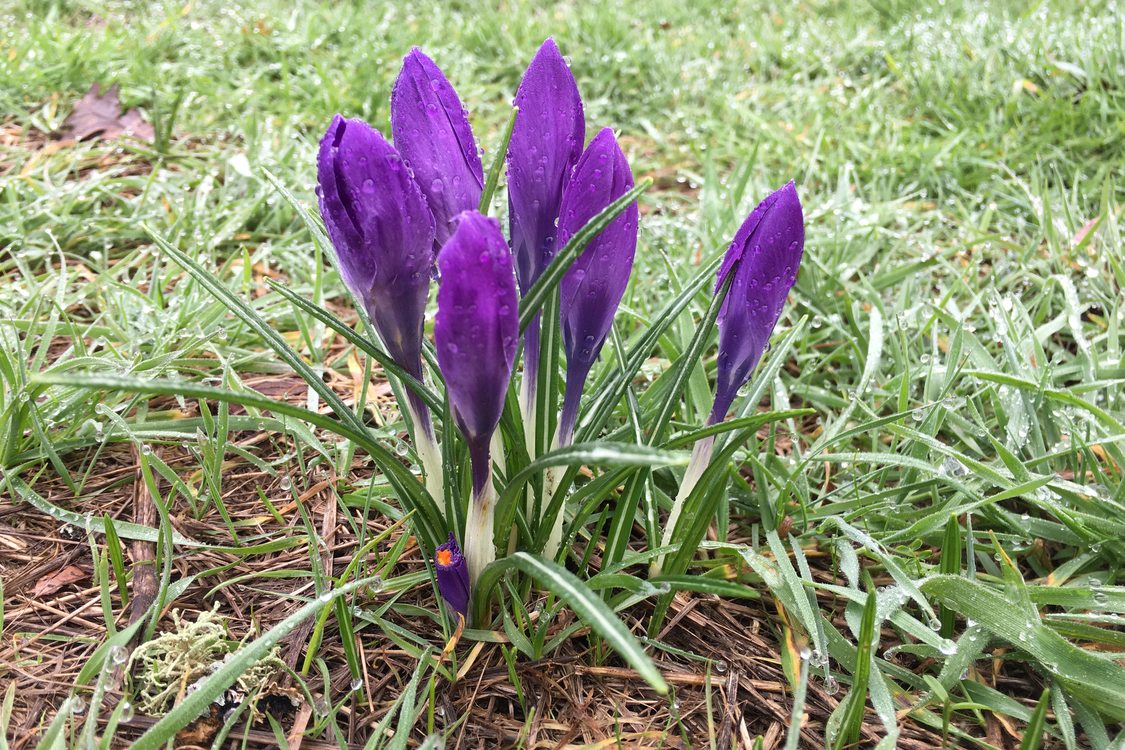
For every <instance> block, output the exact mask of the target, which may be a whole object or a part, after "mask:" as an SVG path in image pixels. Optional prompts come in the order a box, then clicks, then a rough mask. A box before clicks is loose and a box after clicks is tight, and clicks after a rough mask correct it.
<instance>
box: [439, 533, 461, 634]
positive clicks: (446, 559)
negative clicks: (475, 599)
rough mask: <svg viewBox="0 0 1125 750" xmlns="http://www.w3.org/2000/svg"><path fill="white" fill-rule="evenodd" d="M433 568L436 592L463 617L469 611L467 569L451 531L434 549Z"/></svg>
mask: <svg viewBox="0 0 1125 750" xmlns="http://www.w3.org/2000/svg"><path fill="white" fill-rule="evenodd" d="M434 568H435V569H436V571H437V583H438V592H439V593H440V594H441V596H442V598H443V599H445V601H446V602H447V603H448V604H449V606H450V607H451V608H452V609H453V611H454V612H457V613H459V614H460V615H461V616H462V617H465V616H466V615H467V614H468V612H469V569H468V567H467V566H466V565H465V556H464V555H462V554H461V548H460V547H458V546H457V539H456V538H455V537H454V536H453V534H452V533H451V534H450V535H449V541H447V542H446V543H445V544H441V545H438V548H437V549H436V550H434Z"/></svg>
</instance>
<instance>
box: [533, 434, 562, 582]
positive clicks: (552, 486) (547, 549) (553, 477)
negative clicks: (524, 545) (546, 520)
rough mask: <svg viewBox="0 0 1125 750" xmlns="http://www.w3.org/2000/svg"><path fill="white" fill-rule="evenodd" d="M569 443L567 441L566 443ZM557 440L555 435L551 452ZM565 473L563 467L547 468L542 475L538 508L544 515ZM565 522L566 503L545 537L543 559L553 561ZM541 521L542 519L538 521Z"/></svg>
mask: <svg viewBox="0 0 1125 750" xmlns="http://www.w3.org/2000/svg"><path fill="white" fill-rule="evenodd" d="M568 442H569V441H568ZM560 447H561V446H560V445H559V438H558V436H557V435H556V436H555V441H554V444H553V446H552V448H551V449H552V450H555V449H557V448H560ZM565 473H566V467H565V466H548V467H547V472H546V473H545V474H544V475H543V502H542V504H541V505H540V506H539V507H540V508H541V509H542V511H543V512H544V513H546V512H547V506H549V505H550V504H551V500H552V499H554V497H555V492H556V491H557V490H558V488H559V482H561V481H562V477H563V474H565ZM565 520H566V503H563V505H562V506H561V507H560V508H559V512H558V513H557V514H556V515H555V520H554V521H553V522H552V523H551V533H550V534H549V535H548V536H547V543H546V544H545V545H544V546H543V557H545V558H547V559H548V560H554V559H555V558H556V557H557V556H558V554H559V546H560V545H561V544H562V532H563V522H564V521H565ZM540 521H542V519H540Z"/></svg>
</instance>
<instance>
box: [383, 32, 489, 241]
mask: <svg viewBox="0 0 1125 750" xmlns="http://www.w3.org/2000/svg"><path fill="white" fill-rule="evenodd" d="M391 134H392V135H393V136H394V141H395V148H397V149H398V150H399V153H401V154H402V158H403V159H404V160H405V161H406V164H407V165H408V166H409V167H410V169H411V170H413V172H414V180H415V181H416V182H417V183H418V187H419V188H421V190H422V193H423V194H424V195H425V196H426V201H427V202H428V203H429V205H430V210H431V211H432V212H433V215H434V225H435V228H436V244H437V247H439V248H440V247H441V246H442V245H444V244H445V243H446V241H447V240H448V239H449V237H450V236H451V235H452V234H453V229H454V226H453V225H454V219H456V218H457V216H458V215H460V214H461V212H462V211H470V210H475V209H476V208H477V207H478V206H479V205H480V196H481V191H482V190H483V188H484V169H483V168H482V167H481V163H480V155H479V154H478V153H477V144H476V141H475V140H474V139H473V130H472V128H471V127H470V126H469V116H468V114H467V113H466V112H465V108H464V107H462V106H461V100H460V99H459V98H457V92H456V91H455V90H454V89H453V86H452V84H450V83H449V81H448V80H446V78H445V75H444V74H443V73H442V72H441V69H440V68H438V66H437V65H435V64H434V61H433V60H431V59H430V58H428V57H426V55H425V54H423V52H422V50H420V49H418V48H417V47H415V48H414V49H412V50H411V51H410V53H409V54H408V55H407V56H406V57H405V58H404V59H403V61H402V71H401V72H400V73H399V75H398V79H397V80H396V81H395V85H394V89H393V90H392V91H391Z"/></svg>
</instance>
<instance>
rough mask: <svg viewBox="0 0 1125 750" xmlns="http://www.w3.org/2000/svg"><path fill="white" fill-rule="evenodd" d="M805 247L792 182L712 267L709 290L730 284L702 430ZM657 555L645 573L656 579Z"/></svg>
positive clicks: (754, 352)
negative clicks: (709, 404) (711, 400)
mask: <svg viewBox="0 0 1125 750" xmlns="http://www.w3.org/2000/svg"><path fill="white" fill-rule="evenodd" d="M804 248H805V223H804V215H803V213H802V210H801V201H800V200H799V199H798V198H797V188H796V187H795V186H794V185H793V183H792V182H789V184H787V185H785V186H784V187H782V188H781V189H780V190H777V191H776V192H774V193H773V194H771V195H770V196H769V197H768V198H766V199H765V200H764V201H762V202H761V203H759V204H758V207H757V208H755V209H754V211H753V212H752V213H751V214H750V216H748V217H747V219H746V221H745V222H743V224H742V226H741V227H740V228H739V230H738V232H737V233H736V234H735V235H734V240H733V241H732V242H731V243H730V247H729V248H728V249H727V254H726V257H725V258H724V259H723V264H722V266H720V267H719V272H718V278H717V280H716V282H715V292H716V293H718V292H719V290H721V289H722V287H723V284H724V283H726V281H727V279H728V278H730V281H731V283H730V289H729V290H727V296H726V298H725V299H724V300H723V306H722V307H721V308H719V320H718V325H719V356H718V374H717V377H716V383H715V404H714V406H713V407H712V408H711V414H710V416H709V417H708V419H707V424H716V423H718V422H722V421H723V420H724V419H726V416H727V412H728V411H730V406H731V403H733V401H734V397H735V394H736V393H737V392H738V389H739V388H741V387H742V386H743V385H744V384H745V383H746V381H747V380H749V379H750V373H751V372H753V371H754V368H755V367H756V366H757V364H758V360H760V359H761V358H762V354H763V353H764V352H765V350H766V346H767V345H768V344H769V339H770V334H771V333H772V332H773V328H774V326H775V325H777V319H778V318H779V317H780V316H781V310H782V307H783V306H784V305H785V299H786V298H787V297H788V296H789V290H790V289H792V288H793V282H794V281H796V279H797V268H798V267H799V266H800V264H801V255H802V253H803V252H804ZM714 445H715V437H714V436H713V435H711V436H708V437H705V438H703V439H702V440H700V441H698V442H697V443H696V444H695V446H694V448H693V449H692V453H691V461H690V462H689V463H688V467H687V470H686V471H685V472H684V478H683V480H682V481H681V482H680V489H679V492H678V493H677V494H676V499H675V500H674V501H673V502H672V512H671V514H669V516H668V523H667V524H666V525H665V527H664V533H663V535H662V538H661V542H660V544H661V546H667V545H669V544H670V543H671V541H672V534H673V532H674V531H675V529H676V524H677V523H678V522H679V520H680V515H681V513H682V511H683V508H684V502H685V501H686V500H687V497H688V495H690V494H691V491H692V490H693V489H694V488H695V485H696V484H697V483H698V482H699V479H700V477H702V476H703V472H704V470H706V468H707V465H708V464H709V463H710V462H711V452H712V449H713V448H714ZM663 564H664V558H663V556H660V557H658V558H656V559H655V560H653V562H652V565H651V566H650V568H649V572H650V574H652V575H658V574H659V573H660V571H661V568H662V566H663Z"/></svg>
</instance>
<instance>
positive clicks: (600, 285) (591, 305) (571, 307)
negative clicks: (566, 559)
mask: <svg viewBox="0 0 1125 750" xmlns="http://www.w3.org/2000/svg"><path fill="white" fill-rule="evenodd" d="M632 187H633V174H632V172H631V171H630V169H629V162H628V161H627V160H626V159H625V154H624V153H622V151H621V147H620V146H619V145H618V144H617V139H616V138H614V136H613V131H612V130H610V129H609V128H606V129H604V130H602V131H601V132H600V133H598V134H597V135H596V136H595V137H594V139H593V140H592V141H591V142H590V145H589V146H588V147H587V148H586V151H585V152H584V153H583V154H582V157H581V158H580V159H579V160H578V164H577V165H576V166H575V168H574V173H573V174H572V175H571V179H570V182H569V184H568V185H567V189H566V193H565V194H564V195H563V202H562V209H561V215H560V219H559V242H560V243H561V244H565V243H566V242H567V241H568V240H569V239H570V237H571V236H572V235H574V234H575V233H576V232H578V230H580V229H581V228H582V227H583V226H584V225H585V224H586V222H588V221H590V219H592V218H594V217H595V216H597V215H598V213H599V212H601V211H602V210H603V209H604V208H605V207H606V206H608V205H609V204H610V203H612V202H613V201H614V200H616V199H617V198H619V197H621V196H622V195H624V194H625V193H627V192H628V191H629V190H630V189H631V188H632ZM636 250H637V204H636V203H633V204H631V205H630V206H629V207H628V208H626V209H625V211H624V212H623V213H622V214H621V215H620V216H618V217H617V218H616V219H614V220H613V222H612V223H610V224H609V226H607V227H606V228H605V229H603V230H602V231H601V233H599V234H598V235H597V237H595V238H594V239H593V240H592V241H591V242H590V244H589V245H587V246H586V249H585V250H584V251H583V252H582V254H581V255H579V256H578V258H577V260H575V261H574V263H573V265H571V267H570V269H569V270H568V271H567V273H566V275H565V276H563V279H562V283H561V284H560V287H559V311H560V317H561V321H562V334H563V350H564V352H565V353H566V362H567V372H566V393H565V396H564V398H563V408H562V414H561V418H560V420H559V425H560V426H559V433H560V437H559V442H560V444H562V445H565V444H567V443H568V442H569V439H570V438H571V437H572V436H573V432H574V423H575V421H576V419H577V416H578V401H579V399H580V398H581V395H582V387H583V385H584V384H585V380H586V376H587V375H588V374H589V372H590V368H591V367H592V366H593V364H594V361H595V360H596V359H597V358H598V354H599V353H600V352H601V349H602V345H603V344H604V343H605V339H606V336H607V335H608V334H609V329H610V326H612V325H613V316H614V315H615V314H616V312H617V306H618V305H619V304H620V303H621V297H622V296H623V295H624V294H625V287H626V286H628V284H629V273H630V272H631V271H632V270H633V257H634V255H635V254H636Z"/></svg>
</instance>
